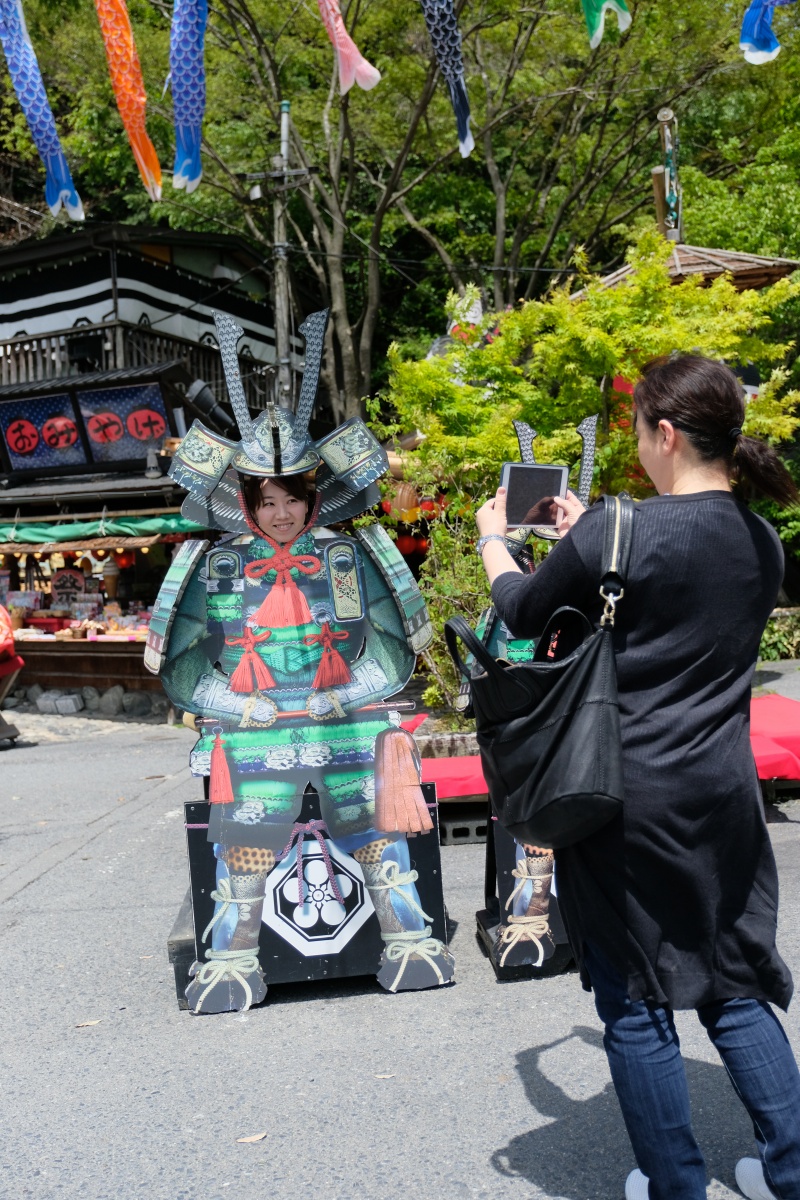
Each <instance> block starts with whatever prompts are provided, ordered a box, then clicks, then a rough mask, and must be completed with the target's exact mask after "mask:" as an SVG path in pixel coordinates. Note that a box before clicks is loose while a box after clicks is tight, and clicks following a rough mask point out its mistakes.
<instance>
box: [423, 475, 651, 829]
mask: <svg viewBox="0 0 800 1200" xmlns="http://www.w3.org/2000/svg"><path fill="white" fill-rule="evenodd" d="M603 500H604V502H605V531H604V540H603V574H602V579H601V581H600V595H601V597H602V598H603V600H604V601H605V609H604V612H603V616H602V618H601V625H600V628H599V629H594V628H593V627H592V625H591V624H590V622H589V621H588V620H587V618H586V617H585V616H584V614H583V613H582V612H579V611H578V609H576V608H569V607H565V608H559V609H557V610H556V611H555V612H554V613H553V615H552V617H551V618H550V620H549V621H548V623H547V626H546V628H545V629H544V631H543V634H542V637H541V638H540V640H539V642H538V644H537V648H536V654H535V656H534V658H533V660H532V661H530V662H523V663H517V664H516V665H512V664H510V663H508V662H506V661H505V660H503V659H499V660H498V659H495V658H493V657H492V655H491V654H490V653H489V651H488V650H487V649H486V647H485V646H484V644H483V642H482V641H481V640H480V638H478V637H477V636H476V634H475V633H474V632H473V630H472V629H471V628H470V626H469V624H468V623H467V622H466V621H465V620H464V618H463V617H453V618H452V619H451V620H449V621H448V622H447V624H446V625H445V638H446V641H447V647H448V649H449V651H450V654H451V655H452V657H453V661H454V662H455V664H456V667H457V669H458V670H459V671H460V672H461V673H462V674H463V675H465V676H467V677H468V679H469V685H470V693H471V700H472V707H473V709H474V712H475V723H476V729H477V739H478V748H479V749H480V753H481V761H482V765H483V772H484V775H485V777H486V782H487V784H488V786H489V798H490V800H491V803H492V808H493V809H494V812H495V815H496V816H497V819H498V820H499V821H500V822H501V824H502V825H504V826H505V828H506V829H507V830H508V831H509V833H511V834H512V835H513V836H514V837H515V838H517V840H518V841H522V842H527V843H529V844H532V845H534V846H542V847H548V848H550V849H555V850H560V849H561V848H562V847H564V846H570V845H573V844H574V843H575V842H579V841H581V840H582V839H583V838H585V837H588V836H589V834H591V833H594V832H595V831H596V830H597V829H600V828H601V827H602V826H603V825H605V824H606V823H607V822H608V821H610V820H611V819H612V818H613V817H614V816H616V815H617V813H618V812H619V811H620V809H621V808H622V802H623V794H622V793H623V789H622V760H621V748H620V729H619V699H618V696H617V675H616V664H615V662H614V648H613V645H612V640H611V631H612V629H613V627H614V612H615V609H616V606H617V604H618V603H619V601H620V600H621V599H622V597H623V596H624V595H625V580H626V577H627V570H628V562H629V559H630V550H631V540H632V535H633V514H634V503H633V501H632V500H631V499H630V498H629V497H627V496H605V497H603ZM459 641H461V642H463V644H464V645H465V646H466V648H467V649H468V650H469V652H470V653H471V654H472V656H473V658H474V663H473V665H472V667H471V668H469V667H467V665H466V664H465V663H464V662H463V660H462V658H461V656H460V654H459V649H458V642H459Z"/></svg>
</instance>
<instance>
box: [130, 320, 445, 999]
mask: <svg viewBox="0 0 800 1200" xmlns="http://www.w3.org/2000/svg"><path fill="white" fill-rule="evenodd" d="M215 320H216V326H217V336H218V340H219V345H220V354H221V358H222V362H223V368H224V370H225V375H226V382H227V386H228V393H229V396H230V399H231V404H232V406H233V410H234V413H235V415H236V419H237V423H238V425H239V430H240V433H241V435H242V437H241V441H240V442H239V443H235V442H229V443H227V445H224V446H221V445H220V444H219V439H218V438H217V439H215V438H214V437H213V436H212V435H208V436H206V435H207V431H205V430H203V429H202V427H199V423H197V422H196V423H195V425H193V426H192V429H190V431H189V433H188V434H187V437H186V439H184V442H185V446H184V445H182V447H179V448H178V451H177V452H176V454H175V457H174V460H173V467H172V470H171V475H172V477H173V478H174V479H175V480H176V481H177V482H179V483H181V485H182V486H183V487H185V488H186V489H187V490H188V492H189V496H188V498H187V504H188V506H189V507H190V508H191V511H193V512H194V511H196V510H197V507H198V506H200V507H201V508H202V510H203V511H205V512H207V513H208V514H209V527H210V528H215V529H220V528H222V529H227V530H228V536H226V537H223V538H221V539H220V540H219V541H217V542H216V543H215V544H214V545H212V546H211V547H210V548H208V546H207V544H205V543H202V542H196V543H193V544H192V548H191V550H186V551H184V552H183V553H181V554H179V555H178V556H176V558H175V560H174V561H173V564H172V567H171V568H170V571H169V573H168V576H167V579H166V580H165V585H164V589H163V595H162V596H159V599H158V601H157V604H156V612H157V615H158V620H156V621H155V623H154V628H153V632H152V637H151V641H150V643H149V644H148V648H147V652H146V656H145V664H146V665H147V666H148V667H149V669H150V670H153V671H154V672H155V673H158V674H159V675H160V677H161V681H162V684H163V686H164V690H165V691H166V693H167V695H168V696H169V698H170V700H171V701H172V703H173V704H174V705H175V706H176V707H179V708H181V709H183V710H184V711H186V712H189V713H192V714H194V716H195V718H196V726H197V729H198V731H199V733H200V736H199V739H198V741H197V743H196V744H195V747H194V749H193V750H192V753H191V768H192V773H193V774H194V775H196V776H199V777H207V779H208V793H207V795H208V800H209V806H208V814H207V820H205V821H200V822H198V821H196V820H192V821H187V825H188V827H189V833H190V838H189V847H190V860H191V871H192V901H193V917H194V928H195V934H196V937H197V942H198V944H197V960H196V962H195V963H194V966H193V968H192V977H191V980H190V982H189V984H188V986H187V988H186V997H187V999H188V1001H189V1008H190V1010H191V1011H192V1012H195V1013H204V1012H223V1011H231V1010H243V1009H246V1008H249V1007H250V1005H251V1004H255V1003H258V1002H259V1001H261V1000H262V999H263V998H264V996H265V995H266V991H267V987H268V984H269V982H270V981H275V982H277V981H278V980H282V981H286V980H293V981H297V980H300V979H315V978H323V977H331V976H337V975H353V974H363V973H364V972H369V971H372V972H374V973H375V974H376V975H377V978H378V981H379V982H380V983H381V984H382V986H383V987H384V988H386V989H387V991H390V992H397V991H403V990H406V989H417V988H425V987H438V986H441V985H442V984H445V983H448V982H450V981H451V980H452V978H453V960H452V957H451V955H450V953H449V950H448V949H447V945H446V942H445V933H444V902H443V898H442V892H441V871H440V865H439V844H438V837H437V836H436V820H435V801H434V797H433V796H432V795H429V796H428V797H427V799H426V797H425V795H424V794H423V790H422V786H421V783H420V762H419V754H418V753H417V748H416V744H415V742H414V739H413V737H412V736H411V734H410V733H408V732H406V731H405V730H403V729H402V728H401V727H400V722H401V715H400V711H399V708H398V707H397V706H396V705H393V704H392V701H391V697H392V696H394V695H396V693H398V692H400V691H402V689H403V688H404V687H405V685H406V683H407V682H408V680H409V679H410V677H411V675H412V673H413V671H414V666H415V663H416V656H417V653H419V651H420V650H422V649H424V648H425V647H426V646H427V645H428V644H429V642H430V638H431V634H432V631H431V626H430V621H429V619H428V614H427V611H426V609H425V605H424V602H423V600H422V596H421V595H420V592H419V588H418V587H417V585H416V583H415V581H414V579H413V577H412V575H411V573H410V571H409V570H408V567H407V566H406V564H405V562H404V560H403V558H402V557H401V555H400V554H399V553H398V552H397V550H396V548H395V546H394V543H393V542H392V541H391V540H390V539H389V538H388V537H386V535H385V534H384V532H383V530H382V529H380V527H379V526H377V525H375V526H368V527H366V528H364V529H360V530H359V531H358V534H357V535H356V536H351V535H350V534H349V533H347V532H341V531H337V532H334V531H333V530H331V529H328V528H326V527H325V526H324V524H323V523H322V520H323V519H324V515H325V513H326V512H328V513H331V514H336V515H341V513H342V512H343V511H346V512H347V513H348V515H355V514H356V513H357V512H359V511H363V508H362V507H360V506H363V507H366V505H367V504H368V503H370V502H371V500H370V497H371V496H372V495H373V491H372V489H373V488H374V485H375V481H376V480H377V479H378V478H379V477H380V475H381V474H382V473H383V472H384V471H385V470H386V468H387V465H388V463H387V460H386V455H385V453H384V451H383V449H382V448H381V447H380V445H379V444H378V443H377V442H376V441H375V439H374V438H373V436H372V434H371V433H370V432H369V431H368V430H367V429H366V427H365V426H363V423H362V422H361V421H360V420H359V419H358V418H351V420H349V421H347V422H346V423H345V425H344V426H342V427H341V429H340V430H338V431H334V433H333V434H330V435H327V436H326V437H325V438H324V439H323V441H322V442H321V443H319V444H315V443H314V442H313V441H312V440H311V438H310V437H309V434H308V421H309V418H310V416H311V412H312V409H313V403H314V399H315V396H316V387H317V381H318V378H319V371H320V366H321V357H322V347H323V341H324V333H325V324H326V321H327V312H322V313H314V314H312V315H311V316H310V317H308V318H307V319H306V321H305V322H304V324H303V325H302V326H301V327H300V328H301V331H302V332H304V333H305V334H306V337H307V345H306V369H305V374H304V377H303V383H302V387H301V391H300V399H299V402H298V407H297V412H296V413H292V412H289V411H287V410H284V409H281V410H276V409H275V408H274V407H273V406H271V405H270V406H268V408H267V410H266V411H265V412H264V413H261V414H260V415H259V416H258V417H257V418H255V419H253V418H252V417H251V415H250V413H249V411H248V409H247V406H246V404H245V400H244V392H243V389H242V384H241V380H240V378H239V375H238V359H237V355H236V345H237V341H238V338H239V337H240V336H241V330H240V329H239V327H238V326H237V325H236V323H235V322H234V321H232V320H231V319H230V318H228V317H219V316H218V317H216V318H215ZM212 443H213V444H212ZM298 475H302V476H303V479H302V480H300V481H297V480H296V479H295V481H294V483H292V481H291V477H296V476H298ZM248 477H249V478H251V480H252V483H248V482H247V479H248ZM252 477H255V479H252ZM287 477H289V483H283V482H282V481H283V480H284V479H286V478H287ZM318 481H322V483H324V487H323V486H322V484H321V483H320V485H319V486H317V484H318ZM253 485H255V486H256V488H257V495H258V496H260V497H262V501H261V502H262V504H263V503H264V501H263V495H264V494H265V493H264V492H263V488H265V487H266V488H267V491H268V492H270V494H271V495H275V494H277V495H278V496H280V495H283V496H284V497H289V498H290V499H292V500H293V503H294V504H295V505H298V499H299V497H298V495H295V492H298V491H299V495H300V497H305V499H304V500H303V499H300V503H299V506H298V507H297V508H295V509H294V510H293V511H294V512H295V513H300V514H303V513H304V514H305V515H304V516H302V517H299V516H298V517H297V518H296V519H295V518H292V520H293V521H294V522H295V523H294V524H293V525H291V526H287V525H286V524H284V525H282V526H280V528H282V529H286V530H289V529H290V532H288V533H287V536H286V538H285V540H284V538H283V537H282V536H281V534H278V536H277V538H275V537H273V536H271V535H270V534H269V533H268V532H265V530H264V529H262V528H260V527H259V525H258V524H257V523H256V521H255V514H254V513H253V512H251V510H250V507H249V503H248V500H247V499H246V496H245V490H247V493H248V495H252V494H253ZM292 488H294V491H292V490H291V489H292ZM270 489H272V490H271V491H270ZM217 497H219V498H217ZM186 508H187V506H186V505H184V511H186ZM259 511H261V509H259ZM334 519H335V516H334ZM262 520H266V517H265V518H262ZM303 521H304V522H305V523H304V524H303ZM301 525H302V528H301ZM275 528H276V529H277V528H278V527H277V526H276V527H275ZM400 707H403V706H400ZM432 804H433V806H434V811H433V814H432V811H431V805H432ZM194 807H195V808H196V807H197V806H194ZM198 826H202V828H203V834H202V837H201V842H202V847H201V846H199V845H198V844H197V839H196V837H195V836H194V835H195V833H196V831H197V827H198ZM409 839H412V841H413V845H412V842H410V841H409Z"/></svg>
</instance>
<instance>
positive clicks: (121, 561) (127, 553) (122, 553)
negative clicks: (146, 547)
mask: <svg viewBox="0 0 800 1200" xmlns="http://www.w3.org/2000/svg"><path fill="white" fill-rule="evenodd" d="M114 561H115V563H116V564H117V566H118V567H119V569H120V570H121V571H124V570H125V568H126V567H132V566H133V564H134V562H135V561H136V555H135V554H134V552H133V550H115V551H114Z"/></svg>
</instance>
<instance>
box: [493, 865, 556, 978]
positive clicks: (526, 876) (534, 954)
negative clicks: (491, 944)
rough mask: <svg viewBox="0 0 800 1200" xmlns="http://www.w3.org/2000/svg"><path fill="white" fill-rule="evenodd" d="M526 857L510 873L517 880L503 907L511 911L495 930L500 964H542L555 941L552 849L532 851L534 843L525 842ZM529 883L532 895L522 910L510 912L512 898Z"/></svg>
mask: <svg viewBox="0 0 800 1200" xmlns="http://www.w3.org/2000/svg"><path fill="white" fill-rule="evenodd" d="M523 849H524V850H525V857H524V858H523V859H520V861H519V862H518V863H517V865H516V867H515V868H514V870H513V871H512V872H511V874H512V875H513V876H514V878H515V879H516V881H517V883H516V886H515V888H514V890H513V891H512V893H511V895H510V896H509V897H508V900H506V911H508V909H511V910H512V915H511V916H509V917H508V918H507V919H506V923H505V924H504V925H501V926H500V928H499V929H498V931H497V952H498V954H499V955H500V958H499V964H500V966H501V967H505V966H509V967H517V966H532V967H541V965H542V963H543V962H544V961H545V959H546V958H551V957H552V954H553V951H554V950H555V941H554V939H553V934H552V931H551V929H550V888H551V886H552V883H553V863H554V858H553V852H552V850H547V851H545V852H544V854H535V853H533V850H534V847H533V846H524V847H523ZM528 884H531V898H530V900H529V902H528V907H527V909H526V910H525V913H524V914H522V915H520V916H514V915H513V905H514V901H515V900H516V899H517V898H518V897H519V896H521V894H522V892H523V891H524V889H525V888H526V887H527V885H528Z"/></svg>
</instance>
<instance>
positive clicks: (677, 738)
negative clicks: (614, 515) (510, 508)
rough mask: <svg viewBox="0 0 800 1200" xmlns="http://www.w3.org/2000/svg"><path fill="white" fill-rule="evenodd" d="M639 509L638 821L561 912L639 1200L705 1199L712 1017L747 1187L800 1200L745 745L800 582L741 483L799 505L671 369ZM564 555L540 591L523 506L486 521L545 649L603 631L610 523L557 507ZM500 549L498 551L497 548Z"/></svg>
mask: <svg viewBox="0 0 800 1200" xmlns="http://www.w3.org/2000/svg"><path fill="white" fill-rule="evenodd" d="M634 409H635V412H634V428H635V431H636V437H637V440H638V447H639V459H640V461H641V463H642V466H643V467H644V468H645V470H646V471H647V473H648V475H649V476H650V478H651V480H652V481H653V483H654V484H655V488H656V491H657V492H658V495H657V496H654V497H652V498H650V499H647V500H644V501H642V502H641V503H640V504H639V505H637V511H636V518H635V521H634V533H633V548H632V553H631V561H630V568H629V577H628V583H627V585H626V592H625V601H624V604H622V605H620V607H619V610H618V613H617V620H616V624H615V627H614V634H613V636H614V647H615V654H616V662H617V677H618V684H619V699H620V717H621V727H622V753H623V767H624V778H625V804H624V809H623V813H622V815H621V816H620V817H618V818H616V819H615V820H614V821H612V822H611V823H610V824H609V825H606V826H605V827H604V828H603V829H601V830H600V831H599V832H598V833H596V834H594V835H593V836H591V837H590V838H587V839H586V840H585V841H583V842H581V843H579V844H578V845H575V846H572V847H569V848H567V849H565V850H559V851H556V872H557V878H558V893H559V902H560V904H561V906H562V912H563V914H564V917H565V920H566V922H567V926H568V930H569V934H570V940H571V942H572V946H573V950H574V952H575V955H576V957H577V960H578V963H579V966H580V971H581V979H582V981H583V984H584V986H585V987H586V988H587V989H588V988H591V989H593V990H594V993H595V1003H596V1006H597V1011H598V1014H599V1016H600V1018H601V1020H602V1021H603V1023H604V1024H605V1047H606V1052H607V1054H608V1059H609V1065H610V1068H611V1075H612V1078H613V1081H614V1086H615V1088H616V1092H617V1096H618V1098H619V1101H620V1106H621V1108H622V1112H623V1116H624V1118H625V1123H626V1126H627V1129H628V1133H629V1135H630V1138H631V1142H632V1144H633V1149H634V1153H635V1156H636V1160H637V1162H638V1165H639V1168H640V1169H639V1170H637V1171H634V1172H633V1173H632V1174H631V1175H630V1176H629V1178H628V1181H627V1184H626V1197H627V1198H628V1200H647V1198H648V1197H649V1200H705V1196H706V1173H705V1165H704V1161H703V1156H702V1153H701V1151H700V1148H699V1146H698V1144H697V1142H696V1140H695V1137H694V1134H693V1132H692V1127H691V1120H690V1113H689V1096H688V1091H687V1085H686V1077H685V1074H684V1069H683V1062H682V1060H681V1057H680V1047H679V1042H678V1036H677V1033H676V1031H675V1025H674V1020H673V1011H674V1010H675V1009H695V1010H696V1011H697V1014H698V1016H699V1018H700V1021H701V1022H702V1024H703V1025H704V1026H705V1028H706V1030H707V1031H708V1034H709V1036H710V1038H711V1040H712V1041H713V1043H714V1045H715V1046H716V1048H717V1050H718V1052H719V1054H720V1056H721V1058H722V1060H723V1062H724V1064H725V1067H726V1068H727V1071H728V1074H729V1075H730V1077H731V1080H732V1082H733V1085H734V1087H735V1089H736V1091H737V1093H738V1095H739V1097H740V1098H741V1100H742V1102H743V1103H744V1104H745V1106H746V1108H747V1110H748V1112H749V1114H750V1116H751V1118H752V1120H753V1126H754V1129H755V1135H756V1141H757V1144H758V1153H759V1157H758V1158H757V1159H754V1158H745V1159H742V1160H741V1161H740V1162H739V1163H738V1164H737V1167H736V1181H737V1183H738V1185H739V1187H740V1189H741V1190H742V1192H743V1193H744V1194H745V1195H746V1196H748V1197H750V1198H751V1200H770V1198H773V1200H800V1074H798V1070H797V1066H796V1064H795V1060H794V1057H793V1055H792V1051H791V1048H790V1046H789V1043H788V1041H787V1039H786V1035H785V1034H784V1032H783V1029H782V1027H781V1025H780V1023H779V1021H778V1020H777V1018H776V1016H775V1014H774V1013H773V1011H772V1009H771V1008H770V1004H775V1005H777V1006H778V1007H779V1008H783V1009H786V1008H787V1007H788V1004H789V1001H790V999H791V995H792V978H791V975H790V973H789V970H788V968H787V967H786V964H785V963H784V962H783V960H782V959H781V957H780V955H779V953H778V951H777V948H776V945H775V932H776V921H777V904H778V880H777V873H776V868H775V861H774V858H773V855H772V847H771V844H770V840H769V836H768V833H767V828H766V825H765V822H764V815H763V811H762V807H761V797H760V789H759V784H758V779H757V777H756V771H755V766H754V762H753V755H752V751H751V748H750V738H749V707H750V685H751V680H752V676H753V670H754V667H755V663H756V657H757V654H758V646H759V641H760V638H761V634H762V632H763V629H764V626H765V624H766V621H767V618H768V617H769V614H770V612H771V611H772V608H773V606H774V604H775V600H776V597H777V594H778V589H779V587H780V583H781V580H782V577H783V551H782V548H781V545H780V541H779V540H778V537H777V535H776V534H775V532H774V531H773V530H772V529H771V527H770V526H769V525H768V524H767V523H766V522H765V521H763V520H762V519H761V518H760V517H758V516H756V515H755V514H754V513H752V512H750V511H749V510H748V509H747V508H746V507H744V505H742V504H740V503H739V502H738V501H737V500H735V499H734V497H733V495H732V493H731V479H733V480H735V481H738V480H742V481H747V482H748V483H749V484H751V485H752V486H753V487H754V488H755V489H757V490H758V491H759V492H760V493H761V494H763V495H765V496H769V497H771V498H773V499H775V500H776V501H778V502H779V503H781V504H784V505H785V504H792V503H796V502H797V499H798V495H797V491H796V488H795V486H794V483H793V481H792V479H791V477H790V476H789V474H788V472H787V471H786V469H785V468H784V466H783V465H782V463H781V462H780V460H779V459H778V457H777V455H776V454H775V452H774V451H773V450H772V449H771V448H770V447H768V446H767V445H765V444H764V443H762V442H759V441H757V440H755V439H754V438H750V437H745V436H744V435H743V434H742V430H741V425H742V422H743V420H744V395H743V391H742V388H741V385H740V384H739V381H738V379H737V378H736V376H735V375H734V374H733V372H732V371H730V370H729V368H728V367H726V366H724V365H723V364H721V363H718V362H713V361H711V360H709V359H705V358H701V357H699V356H697V355H673V356H671V357H670V358H666V359H659V360H656V361H654V362H652V363H650V364H648V366H647V367H646V368H645V369H644V372H643V378H642V379H641V380H640V381H639V383H638V384H637V385H636V389H635V391H634ZM559 503H560V506H561V508H562V509H563V514H564V515H563V520H562V521H561V523H560V529H559V532H561V533H562V535H565V536H563V537H562V540H561V541H560V542H559V543H558V544H557V545H555V546H554V547H553V549H552V551H551V553H550V554H549V555H548V556H547V558H546V559H545V561H544V562H543V564H542V565H541V566H540V567H539V568H538V569H537V571H536V572H535V574H534V575H523V574H522V573H521V572H519V570H518V569H517V567H516V565H515V563H514V560H513V559H512V558H511V556H510V555H509V553H508V551H507V550H506V547H505V543H504V538H503V535H504V534H505V532H506V528H507V526H506V515H505V493H504V492H503V490H502V489H501V490H499V491H498V493H497V495H496V497H495V498H494V500H490V501H488V502H487V503H486V504H485V505H483V507H482V508H481V509H480V510H479V512H478V513H477V522H478V529H479V531H480V533H481V535H482V538H483V540H482V544H481V550H482V554H483V561H484V565H485V567H486V571H487V574H488V576H489V579H490V582H491V583H492V597H493V600H494V604H495V606H496V608H497V611H498V613H499V614H500V616H501V617H502V619H503V620H504V621H505V623H506V624H507V626H508V627H509V629H510V631H511V632H512V634H513V635H514V636H515V637H535V636H536V635H537V634H538V633H540V632H541V629H542V628H543V626H544V624H545V622H546V620H547V618H548V617H549V616H550V614H551V613H552V612H553V611H554V609H556V608H558V607H559V606H560V605H563V604H569V605H573V606H574V607H576V608H580V609H582V610H583V611H584V612H585V613H586V615H587V616H588V617H589V618H590V619H591V620H594V621H595V622H599V617H600V610H601V603H600V599H599V596H598V584H599V579H600V571H601V562H600V557H601V547H602V540H603V538H602V534H603V528H602V520H603V513H602V511H598V510H595V509H591V510H589V511H588V512H586V513H584V510H583V508H582V506H581V505H580V503H579V501H578V500H577V499H576V498H575V497H574V496H573V495H572V494H571V493H568V495H567V496H566V497H565V498H564V499H562V500H560V502H559ZM487 539H488V540H487Z"/></svg>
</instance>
